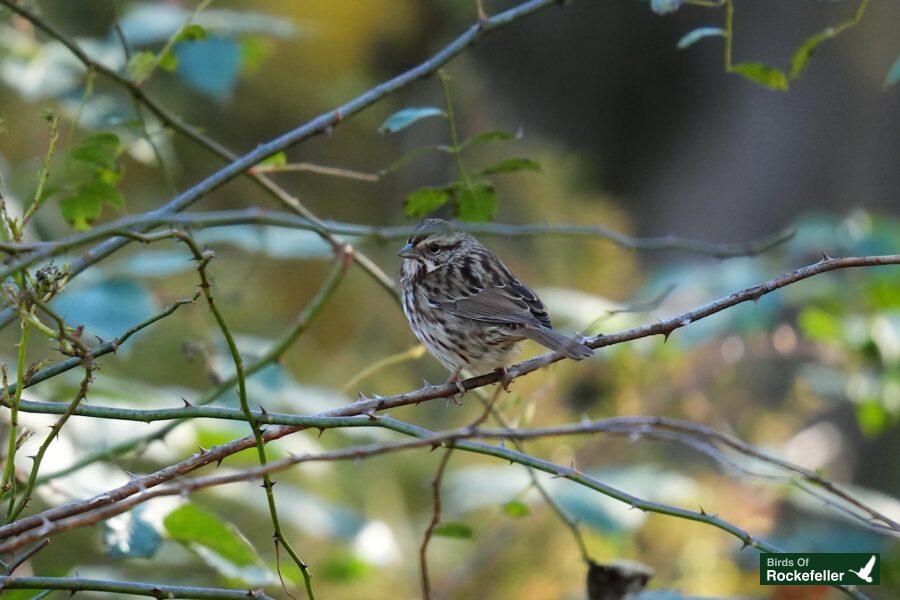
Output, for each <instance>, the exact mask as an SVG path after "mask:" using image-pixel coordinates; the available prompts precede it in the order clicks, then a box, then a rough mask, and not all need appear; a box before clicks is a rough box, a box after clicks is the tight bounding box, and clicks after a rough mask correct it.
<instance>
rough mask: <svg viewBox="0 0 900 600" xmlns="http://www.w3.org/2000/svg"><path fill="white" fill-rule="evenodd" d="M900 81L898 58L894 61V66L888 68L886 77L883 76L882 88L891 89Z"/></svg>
mask: <svg viewBox="0 0 900 600" xmlns="http://www.w3.org/2000/svg"><path fill="white" fill-rule="evenodd" d="M898 81H900V56H898V57H897V60H895V61H894V66H892V67H891V68H890V70H889V71H888V72H887V75H885V76H884V87H891V86H892V85H894V84H895V83H897V82H898Z"/></svg>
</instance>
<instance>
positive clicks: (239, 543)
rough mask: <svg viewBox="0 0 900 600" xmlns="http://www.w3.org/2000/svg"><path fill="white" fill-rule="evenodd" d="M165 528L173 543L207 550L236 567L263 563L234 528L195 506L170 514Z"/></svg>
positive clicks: (166, 519)
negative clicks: (196, 545) (174, 541)
mask: <svg viewBox="0 0 900 600" xmlns="http://www.w3.org/2000/svg"><path fill="white" fill-rule="evenodd" d="M163 526H164V527H165V530H166V533H168V535H169V537H171V538H172V539H174V540H176V541H178V542H181V543H182V544H185V545H192V544H198V545H200V546H203V547H204V548H207V549H209V550H212V551H213V552H215V553H216V554H218V555H219V556H220V557H222V558H223V559H225V560H227V561H228V562H230V563H232V564H234V565H237V566H240V567H244V566H249V565H254V564H257V563H258V562H259V557H258V556H257V554H256V551H255V550H254V549H253V547H252V546H251V545H250V542H248V541H247V540H246V539H245V538H244V536H242V535H241V533H240V532H239V531H238V530H237V528H236V527H235V526H234V525H232V524H231V523H227V522H225V521H223V520H221V519H220V518H219V517H217V516H216V515H214V514H212V513H209V512H206V511H204V510H201V509H200V508H198V507H197V506H196V505H194V504H183V505H182V506H179V507H178V508H176V509H175V510H173V511H172V512H170V513H169V514H167V515H166V516H165V518H164V519H163Z"/></svg>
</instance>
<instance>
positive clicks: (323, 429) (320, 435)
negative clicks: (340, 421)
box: [316, 427, 325, 437]
mask: <svg viewBox="0 0 900 600" xmlns="http://www.w3.org/2000/svg"><path fill="white" fill-rule="evenodd" d="M317 429H318V430H319V435H317V436H316V437H322V434H323V433H325V428H324V427H318V428H317Z"/></svg>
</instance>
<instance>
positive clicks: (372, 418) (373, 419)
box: [363, 410, 381, 421]
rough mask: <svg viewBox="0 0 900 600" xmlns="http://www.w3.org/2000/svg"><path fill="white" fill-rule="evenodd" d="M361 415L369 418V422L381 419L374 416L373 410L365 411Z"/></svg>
mask: <svg viewBox="0 0 900 600" xmlns="http://www.w3.org/2000/svg"><path fill="white" fill-rule="evenodd" d="M363 414H364V415H366V416H367V417H369V420H370V421H377V420H378V419H380V418H381V417H379V416H378V415H376V414H375V411H374V410H367V411H365V412H364V413H363Z"/></svg>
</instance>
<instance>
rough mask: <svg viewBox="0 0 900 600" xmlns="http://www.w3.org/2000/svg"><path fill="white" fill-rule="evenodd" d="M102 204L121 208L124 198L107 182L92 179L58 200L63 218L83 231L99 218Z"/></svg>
mask: <svg viewBox="0 0 900 600" xmlns="http://www.w3.org/2000/svg"><path fill="white" fill-rule="evenodd" d="M104 204H111V205H113V206H115V207H117V208H121V207H122V206H124V205H125V198H123V197H122V194H121V193H119V190H117V189H116V188H115V187H113V186H112V185H110V184H109V183H106V182H105V181H101V180H94V181H88V182H87V183H83V184H81V185H80V186H78V189H77V190H76V191H75V193H74V194H72V195H71V196H69V197H67V198H64V199H63V200H62V202H60V210H61V211H62V216H63V218H65V219H66V221H68V222H69V223H71V224H72V226H73V227H74V228H75V229H77V230H79V231H84V230H86V229H90V227H91V223H92V222H94V221H96V220H97V219H98V218H100V214H101V212H102V211H103V205H104Z"/></svg>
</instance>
